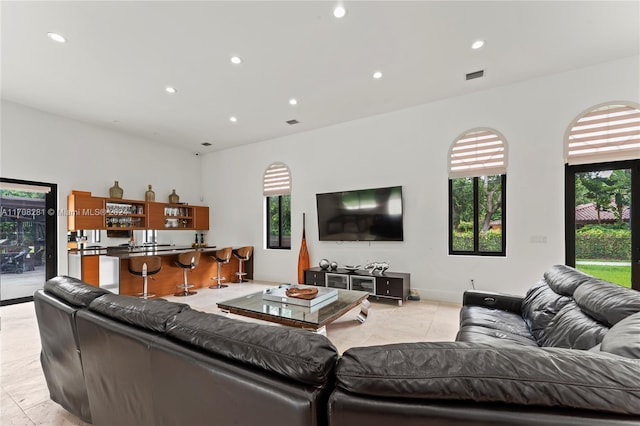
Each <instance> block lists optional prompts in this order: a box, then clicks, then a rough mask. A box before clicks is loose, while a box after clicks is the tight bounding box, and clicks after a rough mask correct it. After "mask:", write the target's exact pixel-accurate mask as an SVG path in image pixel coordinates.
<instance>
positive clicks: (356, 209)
mask: <svg viewBox="0 0 640 426" xmlns="http://www.w3.org/2000/svg"><path fill="white" fill-rule="evenodd" d="M316 202H317V207H318V234H319V238H320V241H403V227H402V187H401V186H394V187H389V188H374V189H361V190H357V191H343V192H330V193H325V194H316Z"/></svg>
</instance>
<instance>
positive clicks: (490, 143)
mask: <svg viewBox="0 0 640 426" xmlns="http://www.w3.org/2000/svg"><path fill="white" fill-rule="evenodd" d="M506 172H507V145H506V142H505V141H504V138H503V137H502V136H501V135H500V134H499V133H498V132H496V131H495V130H492V129H473V130H470V131H468V132H466V133H464V134H463V135H462V136H460V137H458V139H456V140H455V141H454V142H453V144H452V145H451V148H450V149H449V178H450V179H454V178H459V177H475V176H487V175H502V174H505V173H506Z"/></svg>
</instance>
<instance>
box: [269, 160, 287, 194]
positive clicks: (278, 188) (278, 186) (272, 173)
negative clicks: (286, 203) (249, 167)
mask: <svg viewBox="0 0 640 426" xmlns="http://www.w3.org/2000/svg"><path fill="white" fill-rule="evenodd" d="M290 193H291V173H290V172H289V167H287V166H286V164H283V163H273V164H271V165H270V166H269V167H267V170H266V171H265V172H264V179H263V194H264V196H265V197H272V196H275V195H287V194H290Z"/></svg>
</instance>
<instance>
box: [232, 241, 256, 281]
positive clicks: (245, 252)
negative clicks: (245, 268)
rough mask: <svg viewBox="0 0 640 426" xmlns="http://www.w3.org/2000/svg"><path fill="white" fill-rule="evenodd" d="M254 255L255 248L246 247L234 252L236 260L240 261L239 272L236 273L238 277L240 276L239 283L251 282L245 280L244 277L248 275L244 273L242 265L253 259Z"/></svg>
mask: <svg viewBox="0 0 640 426" xmlns="http://www.w3.org/2000/svg"><path fill="white" fill-rule="evenodd" d="M252 253H253V246H244V247H240V248H239V249H236V250H234V251H233V255H234V256H235V257H236V259H238V272H236V275H237V276H238V282H239V283H246V282H249V280H245V279H243V277H244V276H245V275H247V273H246V272H242V264H243V263H244V262H246V261H247V260H249V259H251V254H252Z"/></svg>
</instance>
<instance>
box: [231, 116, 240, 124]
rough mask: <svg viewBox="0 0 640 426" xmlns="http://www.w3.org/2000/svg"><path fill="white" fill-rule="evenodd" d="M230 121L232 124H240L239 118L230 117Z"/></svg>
mask: <svg viewBox="0 0 640 426" xmlns="http://www.w3.org/2000/svg"><path fill="white" fill-rule="evenodd" d="M229 121H230V122H232V123H237V122H238V118H237V117H229Z"/></svg>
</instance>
